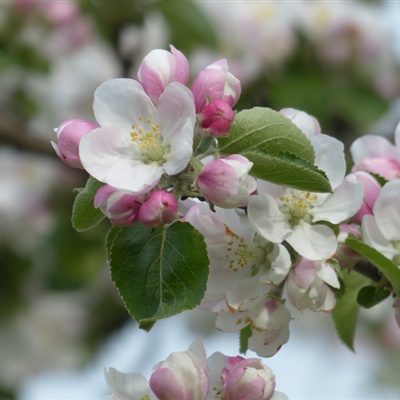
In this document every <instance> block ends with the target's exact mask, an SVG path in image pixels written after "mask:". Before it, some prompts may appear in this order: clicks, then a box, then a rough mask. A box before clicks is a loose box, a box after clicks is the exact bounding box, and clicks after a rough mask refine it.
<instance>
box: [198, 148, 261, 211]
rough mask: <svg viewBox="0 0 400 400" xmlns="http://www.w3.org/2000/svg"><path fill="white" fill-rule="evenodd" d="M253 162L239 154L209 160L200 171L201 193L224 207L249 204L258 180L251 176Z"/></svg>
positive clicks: (199, 183)
mask: <svg viewBox="0 0 400 400" xmlns="http://www.w3.org/2000/svg"><path fill="white" fill-rule="evenodd" d="M252 166H253V163H252V162H250V161H249V160H248V159H247V158H246V157H243V156H241V155H239V154H234V155H230V156H228V157H223V158H220V159H218V160H212V161H210V162H208V163H207V164H206V165H205V166H204V167H203V168H202V170H201V171H200V174H199V176H198V179H197V181H198V185H199V189H200V193H201V194H202V195H203V196H204V197H205V198H206V199H207V200H209V201H211V202H212V203H213V204H215V205H217V206H218V207H222V208H234V207H243V206H246V205H247V202H248V201H249V198H250V195H251V193H253V192H254V191H255V190H256V188H257V184H256V180H255V178H253V177H252V176H249V172H250V170H251V167H252Z"/></svg>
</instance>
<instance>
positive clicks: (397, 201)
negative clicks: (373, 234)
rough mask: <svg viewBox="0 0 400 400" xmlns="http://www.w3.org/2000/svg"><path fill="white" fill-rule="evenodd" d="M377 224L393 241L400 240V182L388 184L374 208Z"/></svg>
mask: <svg viewBox="0 0 400 400" xmlns="http://www.w3.org/2000/svg"><path fill="white" fill-rule="evenodd" d="M374 215H375V217H376V223H377V224H378V226H379V229H380V230H381V232H382V233H383V234H384V236H385V237H386V238H387V239H389V240H391V241H398V240H400V180H395V181H391V182H388V183H386V185H385V186H384V187H383V188H382V190H381V193H380V195H379V197H378V199H377V200H376V203H375V206H374Z"/></svg>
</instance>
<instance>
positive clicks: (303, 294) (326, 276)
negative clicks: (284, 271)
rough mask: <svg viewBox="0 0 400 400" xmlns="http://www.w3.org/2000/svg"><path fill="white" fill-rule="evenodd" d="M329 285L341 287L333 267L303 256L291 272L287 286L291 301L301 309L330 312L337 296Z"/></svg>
mask: <svg viewBox="0 0 400 400" xmlns="http://www.w3.org/2000/svg"><path fill="white" fill-rule="evenodd" d="M328 285H329V286H331V287H334V288H339V287H340V284H339V280H338V278H337V275H336V272H335V270H334V269H333V267H332V266H331V265H330V264H329V263H327V262H324V261H311V260H307V259H305V258H303V259H302V260H301V261H300V262H299V263H298V264H297V265H296V266H295V268H294V269H293V270H292V271H291V272H290V273H289V276H288V279H287V283H286V288H287V291H288V295H289V296H288V297H289V300H290V302H291V303H292V304H293V305H294V306H295V307H296V308H298V309H299V310H304V309H306V308H308V309H310V310H312V311H325V312H329V311H332V310H333V308H334V307H335V305H336V297H335V294H334V293H333V291H332V290H331V289H330V287H329V286H328Z"/></svg>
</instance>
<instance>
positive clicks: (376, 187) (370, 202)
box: [345, 171, 381, 224]
mask: <svg viewBox="0 0 400 400" xmlns="http://www.w3.org/2000/svg"><path fill="white" fill-rule="evenodd" d="M345 180H346V181H348V182H353V183H361V184H362V185H363V186H364V198H363V202H362V205H361V208H360V210H359V211H357V213H356V214H354V215H353V216H352V217H351V220H352V221H353V222H356V223H357V224H361V221H362V219H363V217H364V215H368V214H373V211H372V210H373V208H374V205H375V202H376V199H377V198H378V196H379V194H380V193H381V185H380V184H379V182H378V181H377V180H376V179H375V178H374V177H373V176H372V175H370V174H369V173H368V172H364V171H356V172H354V173H352V174H349V175H347V177H346V178H345Z"/></svg>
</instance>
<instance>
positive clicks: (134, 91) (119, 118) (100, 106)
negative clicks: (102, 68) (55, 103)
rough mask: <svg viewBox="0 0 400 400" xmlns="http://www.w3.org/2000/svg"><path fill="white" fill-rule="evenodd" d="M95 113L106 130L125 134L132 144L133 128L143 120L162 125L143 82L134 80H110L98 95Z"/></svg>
mask: <svg viewBox="0 0 400 400" xmlns="http://www.w3.org/2000/svg"><path fill="white" fill-rule="evenodd" d="M93 110H94V114H95V116H96V120H97V122H98V123H99V124H100V126H102V127H112V128H116V129H119V130H121V131H122V132H124V133H125V134H126V136H127V137H128V139H129V140H130V139H131V138H130V136H129V134H130V132H132V130H133V129H132V124H138V123H139V117H142V118H144V120H146V119H147V118H150V119H151V120H152V121H153V124H154V123H157V122H158V115H157V112H156V109H155V107H154V105H153V103H152V101H151V100H150V98H149V96H147V94H146V93H145V91H144V90H143V88H142V86H141V85H140V83H139V82H136V81H134V80H133V79H125V78H119V79H109V80H107V81H105V82H104V83H102V84H101V85H100V86H99V87H98V88H97V89H96V91H95V94H94V103H93Z"/></svg>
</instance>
